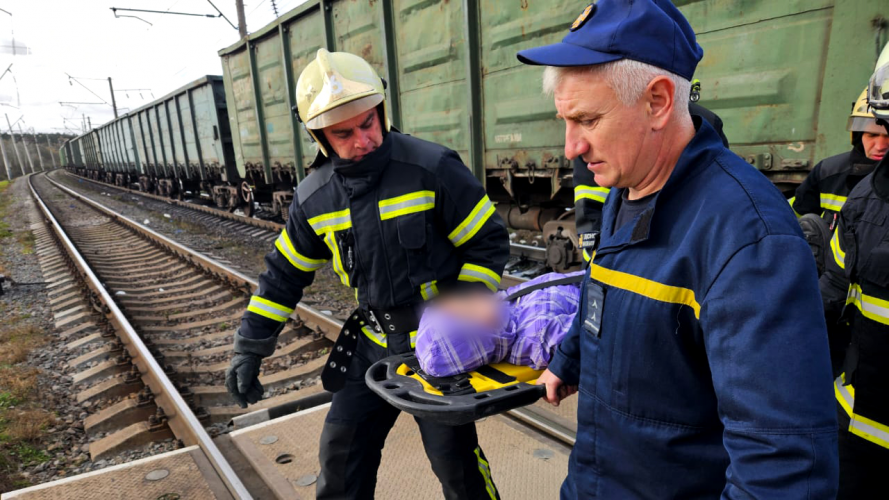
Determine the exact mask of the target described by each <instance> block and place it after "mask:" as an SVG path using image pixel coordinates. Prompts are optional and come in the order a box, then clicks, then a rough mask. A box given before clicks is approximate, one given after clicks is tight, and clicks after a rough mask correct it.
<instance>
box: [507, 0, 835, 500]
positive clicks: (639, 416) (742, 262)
mask: <svg viewBox="0 0 889 500" xmlns="http://www.w3.org/2000/svg"><path fill="white" fill-rule="evenodd" d="M702 55H703V51H702V50H701V47H700V46H699V45H698V44H697V42H696V40H695V34H694V32H693V31H692V29H691V26H689V24H688V22H687V21H686V20H685V18H684V17H683V16H682V14H681V13H680V12H679V11H678V10H677V9H676V7H674V6H673V5H672V4H671V3H670V2H669V1H667V0H634V1H627V0H601V1H600V2H598V4H596V5H591V6H589V7H587V8H586V9H585V10H584V11H583V13H582V14H581V15H580V16H579V17H578V18H577V20H576V21H575V22H574V24H573V25H572V26H571V28H570V32H569V33H568V35H567V36H565V38H564V39H563V41H562V43H557V44H554V45H549V46H545V47H537V48H533V49H529V50H524V51H521V52H519V54H518V57H519V59H520V60H521V61H522V62H524V63H526V64H536V65H543V66H547V68H546V69H545V71H544V78H543V80H544V90H545V91H546V92H548V93H551V94H553V95H554V97H555V105H556V109H557V111H558V116H559V117H560V118H561V119H563V120H564V121H565V127H566V128H565V156H566V157H567V158H568V159H573V158H575V157H578V156H579V157H582V158H583V160H584V161H585V162H586V163H587V167H588V168H589V169H590V170H591V171H592V172H593V173H594V174H595V181H596V183H597V184H599V185H600V186H604V187H609V188H613V189H611V190H610V192H609V194H608V197H607V199H606V202H605V207H604V210H603V217H602V232H601V239H600V241H599V244H598V247H597V248H596V249H591V250H594V253H593V261H592V263H591V265H590V276H589V278H588V279H587V280H586V281H585V283H584V292H583V293H584V297H583V300H582V301H581V310H580V312H579V314H578V315H577V319H576V322H575V325H574V326H573V328H572V329H571V331H570V332H569V334H568V336H567V338H566V339H565V340H564V341H563V342H562V344H561V345H560V347H559V349H558V351H557V353H556V354H555V356H554V358H553V360H552V362H551V363H550V366H549V370H548V371H546V372H544V374H543V375H542V376H541V377H540V380H539V383H543V384H546V387H547V400H548V401H550V402H551V403H553V404H558V402H559V400H560V398H561V397H563V396H564V395H566V394H571V393H573V390H574V389H575V387H577V389H578V393H579V398H580V399H579V401H578V412H577V421H578V429H577V441H576V444H575V446H574V450H573V451H572V455H571V462H570V465H569V471H568V477H567V479H566V480H565V482H564V484H563V485H562V491H561V495H562V498H563V499H574V498H609V499H610V498H621V499H625V498H683V499H690V498H716V497H719V496H720V495H721V496H722V498H769V499H772V498H832V497H833V496H834V495H836V488H837V476H838V464H837V420H836V409H835V406H834V404H833V394H832V387H831V381H832V377H831V367H830V357H829V354H828V343H827V332H826V327H825V323H824V319H823V318H822V317H821V314H820V313H819V311H821V310H822V306H821V299H820V297H819V293H818V280H817V275H816V270H815V262H814V260H813V259H812V254H811V251H810V250H809V247H808V245H807V244H806V241H805V239H803V235H802V232H801V231H800V228H799V226H798V224H797V222H796V218H795V217H794V215H793V211H792V210H791V209H790V207H789V206H788V204H787V201H786V200H785V199H784V197H783V196H782V195H781V193H780V192H779V191H778V190H777V189H776V188H775V187H774V186H773V185H772V184H771V183H769V181H768V180H767V179H766V177H765V176H763V175H761V174H760V173H759V172H757V171H756V170H755V169H752V168H750V165H748V164H747V163H746V162H745V161H744V160H742V159H741V158H739V157H738V156H736V155H735V154H733V153H732V152H731V151H729V150H728V149H726V148H725V146H723V144H722V142H721V141H720V138H719V136H718V135H717V134H716V132H715V131H714V130H713V128H712V127H711V126H710V125H709V124H707V122H705V121H703V120H701V119H700V118H699V117H692V116H690V115H689V112H688V105H687V101H688V95H689V86H690V82H689V80H690V79H691V78H692V75H693V73H694V71H695V67H696V66H697V63H698V61H699V60H700V59H701V57H702ZM562 386H567V387H566V388H567V389H568V390H562V391H560V390H559V389H563V387H562Z"/></svg>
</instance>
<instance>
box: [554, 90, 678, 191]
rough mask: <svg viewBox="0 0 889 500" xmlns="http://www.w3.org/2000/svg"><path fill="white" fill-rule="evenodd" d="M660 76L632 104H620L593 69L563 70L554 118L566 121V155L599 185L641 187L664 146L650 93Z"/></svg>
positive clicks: (658, 113) (658, 114)
mask: <svg viewBox="0 0 889 500" xmlns="http://www.w3.org/2000/svg"><path fill="white" fill-rule="evenodd" d="M659 78H661V77H658V78H656V79H655V80H652V83H651V84H649V88H648V89H646V93H643V96H642V97H641V98H640V99H639V100H638V101H637V102H636V104H633V105H632V106H626V105H624V104H623V103H621V102H620V101H619V100H618V98H617V96H616V95H615V93H614V91H613V90H611V88H610V87H609V86H608V84H607V83H606V81H605V80H604V79H603V78H602V77H601V76H599V75H597V74H595V73H589V72H580V73H568V74H566V75H564V77H563V79H562V81H561V83H560V84H559V85H558V86H557V87H556V89H555V92H554V96H555V104H556V110H557V111H558V115H557V117H558V118H560V119H562V120H564V121H565V156H566V157H567V158H568V159H569V160H571V159H574V158H576V157H578V156H579V157H582V158H583V161H585V162H586V163H587V168H588V169H590V171H591V172H593V174H595V176H596V183H597V184H598V185H600V186H603V187H620V188H624V187H628V188H634V189H640V186H644V184H645V182H646V179H648V178H649V177H650V173H651V170H652V166H653V165H654V163H655V160H656V158H657V155H658V151H659V150H660V148H661V147H662V146H663V140H662V139H663V135H662V134H661V132H662V129H663V126H664V123H665V122H664V119H663V116H662V115H663V110H662V109H659V108H658V106H661V107H662V106H663V103H662V102H659V101H658V102H652V97H653V95H652V94H651V92H650V91H651V89H652V85H653V84H654V82H655V81H658V79H659ZM663 79H666V78H663ZM670 88H671V89H672V88H673V87H672V83H671V84H670ZM669 104H670V105H672V98H670V102H669ZM671 109H672V108H671ZM668 111H669V110H668Z"/></svg>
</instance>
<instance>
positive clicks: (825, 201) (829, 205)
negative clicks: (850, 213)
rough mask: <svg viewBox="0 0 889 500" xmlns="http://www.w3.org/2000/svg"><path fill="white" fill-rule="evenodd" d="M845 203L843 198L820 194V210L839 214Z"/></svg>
mask: <svg viewBox="0 0 889 500" xmlns="http://www.w3.org/2000/svg"><path fill="white" fill-rule="evenodd" d="M845 203H846V197H845V196H837V195H835V194H828V193H821V208H823V209H825V210H833V211H834V212H839V211H840V209H841V208H843V205H844V204H845Z"/></svg>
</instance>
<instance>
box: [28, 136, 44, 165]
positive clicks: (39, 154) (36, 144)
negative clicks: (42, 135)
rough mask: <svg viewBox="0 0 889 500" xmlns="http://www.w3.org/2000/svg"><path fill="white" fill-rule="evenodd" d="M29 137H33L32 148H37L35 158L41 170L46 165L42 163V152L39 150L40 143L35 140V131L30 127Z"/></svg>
mask: <svg viewBox="0 0 889 500" xmlns="http://www.w3.org/2000/svg"><path fill="white" fill-rule="evenodd" d="M31 137H33V138H34V149H36V150H37V159H38V160H40V171H41V172H43V171H45V170H46V167H45V166H44V165H43V154H42V153H41V152H40V143H39V142H37V133H36V132H35V131H34V129H31Z"/></svg>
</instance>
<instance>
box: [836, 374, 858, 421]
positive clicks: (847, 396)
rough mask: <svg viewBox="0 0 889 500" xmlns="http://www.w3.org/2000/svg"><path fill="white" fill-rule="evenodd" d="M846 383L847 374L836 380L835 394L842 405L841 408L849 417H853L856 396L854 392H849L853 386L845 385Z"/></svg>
mask: <svg viewBox="0 0 889 500" xmlns="http://www.w3.org/2000/svg"><path fill="white" fill-rule="evenodd" d="M845 383H846V377H845V374H844V373H843V374H840V376H839V377H837V378H836V380H834V381H833V393H834V396H836V398H837V402H838V403H840V406H842V407H843V409H844V410H846V414H847V415H849V417H852V408H853V407H854V405H855V396H854V394H853V393H852V392H850V391H849V389H851V386H847V385H843V384H845Z"/></svg>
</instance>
